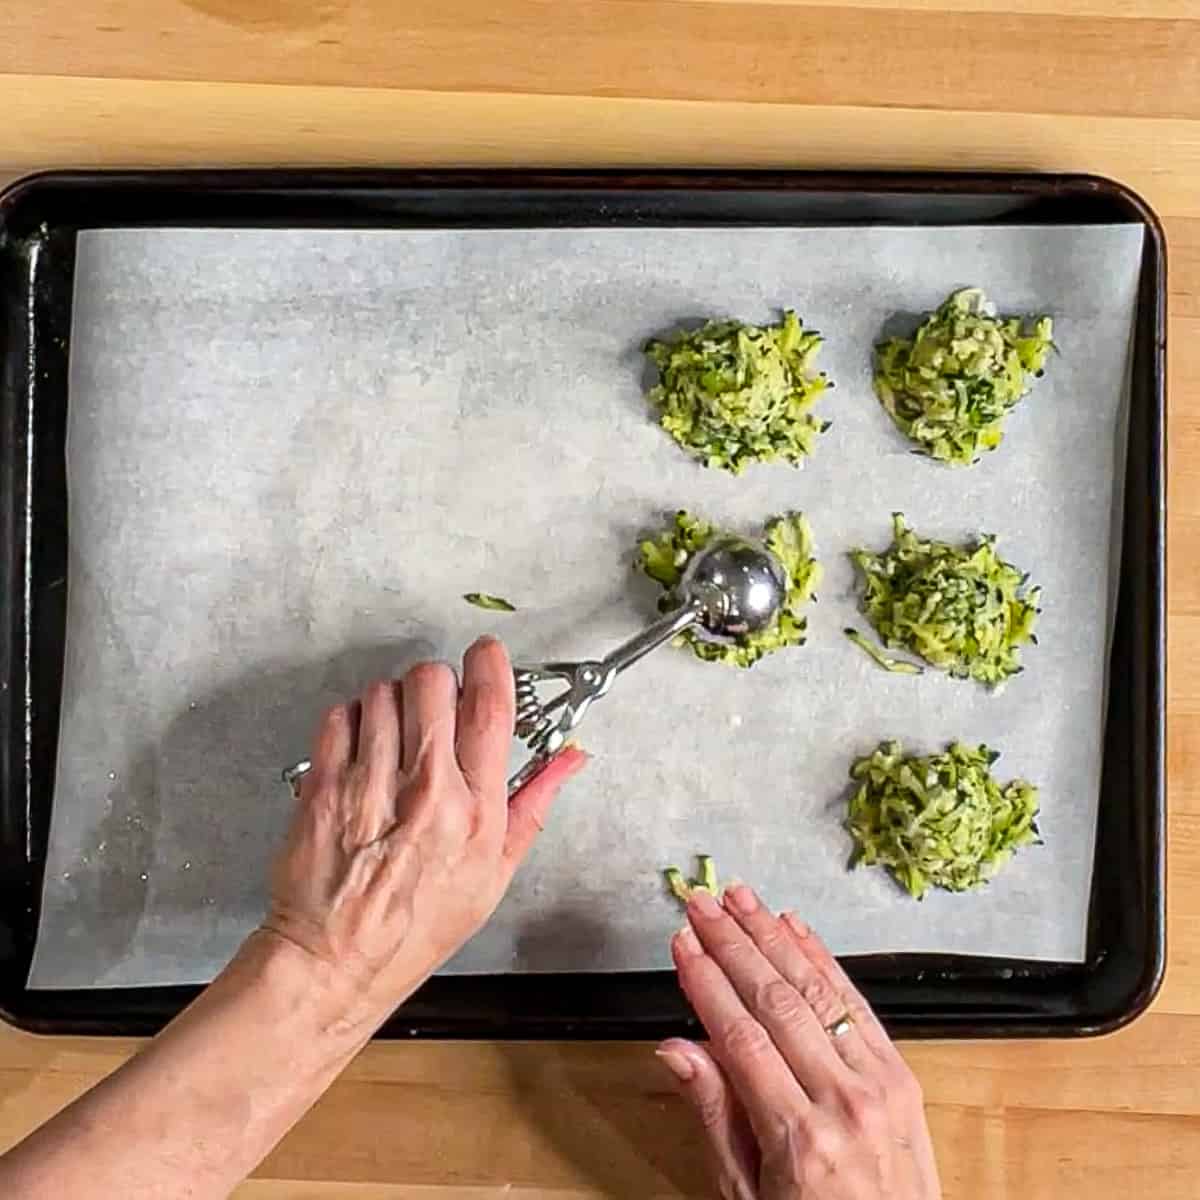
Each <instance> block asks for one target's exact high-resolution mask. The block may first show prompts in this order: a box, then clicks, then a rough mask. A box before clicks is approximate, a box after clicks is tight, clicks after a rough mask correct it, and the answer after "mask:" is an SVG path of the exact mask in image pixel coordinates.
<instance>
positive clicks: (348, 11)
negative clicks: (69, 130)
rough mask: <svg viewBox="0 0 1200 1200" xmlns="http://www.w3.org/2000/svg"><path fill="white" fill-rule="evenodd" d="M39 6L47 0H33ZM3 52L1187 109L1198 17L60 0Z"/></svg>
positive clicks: (523, 81) (357, 79) (182, 68)
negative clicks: (795, 13)
mask: <svg viewBox="0 0 1200 1200" xmlns="http://www.w3.org/2000/svg"><path fill="white" fill-rule="evenodd" d="M48 9H49V10H50V11H47V10H48ZM0 45H3V46H4V47H5V61H6V63H7V65H8V69H9V70H11V71H19V72H26V73H31V74H41V75H85V76H107V77H124V78H150V79H177V80H211V79H217V80H222V81H229V82H242V83H288V84H323V85H334V86H363V85H365V86H373V87H405V88H425V89H432V90H439V91H442V90H444V91H460V92H501V93H537V94H543V95H573V96H626V97H652V98H660V99H675V100H699V99H704V100H730V101H745V102H755V103H764V102H774V103H794V104H853V105H871V106H877V107H889V108H891V107H910V108H935V109H946V108H953V109H967V110H976V111H1002V112H1030V113H1035V112H1040V113H1073V114H1080V115H1088V116H1097V115H1110V116H1157V117H1195V116H1197V115H1200V90H1198V89H1197V88H1196V87H1195V85H1194V80H1195V72H1196V70H1197V67H1198V65H1200V22H1196V21H1189V20H1178V19H1170V20H1164V19H1144V20H1137V21H1128V20H1121V19H1114V18H1100V17H1082V16H1053V15H1041V14H1030V13H1003V12H1000V13H970V12H960V11H954V10H951V11H944V12H928V11H914V10H905V9H903V8H896V9H892V8H886V9H885V8H858V9H844V8H837V7H824V6H822V7H815V6H814V7H810V8H808V9H806V10H805V13H804V20H802V21H797V20H795V19H792V15H791V13H790V10H789V9H787V8H780V7H779V6H777V5H774V4H771V3H751V2H746V3H741V4H736V5H732V4H708V3H697V2H695V0H642V2H641V3H639V4H638V5H637V6H636V9H631V7H630V5H629V4H628V3H625V2H623V0H574V2H573V3H571V4H563V3H560V2H559V0H500V2H497V0H463V2H460V3H458V4H453V5H447V4H445V3H442V2H441V0H409V3H407V4H405V5H404V6H403V8H402V9H396V8H394V7H392V6H387V5H353V4H351V3H349V0H328V2H327V3H325V4H321V5H313V4H302V3H300V2H299V0H286V2H280V0H277V2H276V3H274V4H272V5H271V6H270V7H269V8H256V7H255V6H252V5H251V6H248V5H245V4H242V3H241V2H240V0H162V3H160V4H158V5H155V6H153V7H151V8H148V7H147V6H146V5H144V4H143V3H141V2H140V0H55V2H54V3H52V4H48V5H41V6H27V5H19V4H18V5H7V6H4V7H2V8H0Z"/></svg>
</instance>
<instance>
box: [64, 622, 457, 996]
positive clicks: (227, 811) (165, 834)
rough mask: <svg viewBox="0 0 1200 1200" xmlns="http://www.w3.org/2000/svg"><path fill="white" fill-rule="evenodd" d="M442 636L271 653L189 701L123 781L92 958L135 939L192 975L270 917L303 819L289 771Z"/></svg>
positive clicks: (108, 827) (114, 957) (103, 837)
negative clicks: (305, 659)
mask: <svg viewBox="0 0 1200 1200" xmlns="http://www.w3.org/2000/svg"><path fill="white" fill-rule="evenodd" d="M435 645H436V641H435V640H428V639H425V638H421V637H417V638H411V637H409V638H405V639H404V640H397V641H393V642H376V643H371V644H364V645H356V646H350V647H347V648H346V649H345V650H344V651H342V652H340V653H339V654H337V655H336V656H334V657H333V658H332V659H327V660H322V661H317V662H311V663H300V664H297V663H294V662H293V663H279V662H266V663H262V664H259V665H257V666H253V667H248V668H247V669H246V671H245V672H244V673H243V674H242V675H241V676H240V677H239V678H238V679H237V680H236V681H235V682H234V683H232V684H230V685H227V686H225V687H223V688H221V689H219V690H217V691H215V692H212V693H210V694H207V695H203V696H197V697H196V698H195V699H193V700H192V701H191V702H189V704H188V705H187V707H186V708H184V709H183V710H182V711H181V712H179V713H178V714H177V715H176V716H175V718H174V719H173V720H172V721H171V723H170V724H169V726H168V727H167V730H166V732H165V734H164V735H163V737H162V738H161V740H159V741H156V742H155V743H153V744H150V745H147V746H145V747H144V748H143V749H142V751H141V753H140V754H139V755H138V756H137V758H136V759H135V760H134V761H133V763H132V764H131V765H130V766H129V767H128V768H127V769H126V770H125V771H123V772H121V773H119V776H118V778H119V785H114V789H113V792H112V805H111V810H110V812H109V814H108V815H107V817H106V818H105V820H104V821H103V822H102V823H101V826H100V828H99V832H98V838H99V844H100V845H102V846H103V847H104V850H103V853H104V855H105V869H104V870H102V871H100V872H97V873H96V876H95V886H96V893H97V894H96V895H95V896H94V897H91V898H90V899H89V898H83V899H82V902H83V903H94V904H95V905H96V911H97V912H99V913H102V914H103V915H104V916H103V920H102V921H99V922H91V923H89V924H91V925H94V926H95V928H94V929H93V930H92V932H93V934H94V940H95V943H96V945H95V947H94V948H93V949H92V950H91V951H90V953H89V958H90V959H91V961H92V962H93V963H95V962H97V961H99V962H102V963H103V962H107V963H116V962H119V961H121V960H122V959H123V958H124V957H125V956H126V955H127V954H128V953H129V951H130V950H131V949H133V948H134V944H135V939H136V940H137V942H138V949H139V950H140V951H141V952H142V953H144V954H145V955H147V956H148V959H149V962H150V964H151V969H153V970H154V971H155V972H156V973H157V972H161V971H163V970H164V969H165V968H166V966H167V965H168V964H171V963H174V964H176V965H177V967H178V970H179V974H180V976H181V977H182V978H186V979H189V980H193V979H195V977H196V972H197V968H198V967H206V968H207V967H211V966H213V963H212V960H213V959H214V958H216V959H220V958H222V957H227V956H228V953H231V952H232V950H233V949H234V948H235V946H236V942H237V940H238V937H239V936H240V934H239V929H240V928H241V927H244V928H246V929H248V928H250V927H251V926H253V925H254V924H255V923H256V922H257V921H258V920H259V919H260V918H261V916H262V912H263V908H264V905H265V901H266V895H267V876H268V872H269V869H270V864H271V862H272V860H273V858H274V856H275V853H276V852H277V851H278V849H279V847H280V846H281V845H282V843H283V838H284V834H285V832H286V829H287V826H288V822H289V820H290V818H291V814H292V810H293V806H294V801H293V799H292V795H291V791H290V789H289V788H288V787H287V786H286V785H285V784H284V783H283V782H282V781H281V779H280V772H281V770H282V769H283V768H284V767H286V766H288V765H290V764H291V763H293V762H295V761H296V760H297V759H300V758H303V757H305V756H306V755H307V754H308V751H309V743H310V739H311V736H312V733H313V730H314V728H315V726H316V722H317V719H318V717H319V716H320V713H321V712H322V710H323V709H325V708H327V707H328V706H329V705H331V704H334V703H337V702H338V701H341V700H346V699H349V698H351V697H353V696H354V695H355V694H357V693H358V692H360V691H361V690H362V688H363V687H364V685H365V684H366V683H368V682H370V681H371V680H373V679H377V678H380V677H385V676H389V675H392V676H395V675H400V674H403V673H404V671H405V670H407V669H408V667H410V666H412V665H413V664H414V663H415V662H417V661H419V660H421V659H423V658H429V657H431V656H433V655H434V647H435ZM185 935H186V936H185ZM226 943H228V945H227V944H226ZM218 965H219V964H218ZM164 982H165V980H164Z"/></svg>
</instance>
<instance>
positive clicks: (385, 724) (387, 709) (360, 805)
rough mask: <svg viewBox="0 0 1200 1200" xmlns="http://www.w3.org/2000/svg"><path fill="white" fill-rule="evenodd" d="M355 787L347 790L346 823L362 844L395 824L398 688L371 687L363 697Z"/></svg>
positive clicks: (384, 683) (392, 684)
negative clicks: (347, 808) (347, 807)
mask: <svg viewBox="0 0 1200 1200" xmlns="http://www.w3.org/2000/svg"><path fill="white" fill-rule="evenodd" d="M360 708H361V711H362V716H361V718H360V719H359V727H358V748H357V751H356V752H355V759H354V761H355V772H354V782H355V786H354V787H352V788H349V789H347V794H346V797H345V799H346V803H347V805H348V806H349V810H350V811H349V812H348V813H347V821H348V822H349V824H350V827H351V828H353V829H354V830H355V832H356V834H357V836H358V837H359V839H360V840H361V841H362V842H363V843H364V844H365V843H367V842H372V841H374V840H375V839H376V838H378V837H379V836H380V835H381V834H382V833H383V832H384V831H385V830H386V829H387V828H389V826H391V825H393V824H394V823H395V821H396V792H397V786H398V781H399V773H400V685H399V684H398V683H395V682H393V681H391V680H379V681H378V682H376V683H372V684H371V685H370V686H369V687H368V688H367V689H366V690H365V691H364V692H363V695H362V700H361V702H360Z"/></svg>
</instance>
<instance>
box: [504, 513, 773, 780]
mask: <svg viewBox="0 0 1200 1200" xmlns="http://www.w3.org/2000/svg"><path fill="white" fill-rule="evenodd" d="M787 586H788V577H787V571H786V570H784V567H783V564H782V563H781V562H780V561H779V559H778V558H776V557H775V555H774V554H772V553H771V552H770V551H769V550H768V549H767V548H766V547H765V546H764V545H763V544H762V543H761V542H756V541H752V540H750V539H748V538H734V537H729V538H720V539H718V540H717V541H715V542H713V543H712V544H711V545H709V546H706V547H705V548H704V549H703V550H701V551H699V552H698V553H697V554H695V555H693V556H692V559H691V561H690V562H689V563H688V565H687V569H686V570H685V571H684V574H683V578H682V579H681V580H680V581H679V584H678V586H677V587H676V588H675V590H674V592H673V598H674V599H675V600H676V601H677V604H676V607H674V608H672V609H671V611H669V612H668V613H667V614H666V615H665V616H663V617H660V618H659V619H658V620H657V621H655V622H654V624H653V625H651V626H650V627H649V628H648V629H645V630H643V631H642V632H641V633H639V634H638V635H637V636H636V637H633V638H631V639H630V640H629V641H627V642H625V643H624V644H623V645H620V646H618V647H617V648H616V649H615V650H613V651H612V652H611V653H610V654H608V655H607V656H606V657H604V658H602V659H593V660H589V661H586V662H553V663H541V664H538V665H533V666H519V667H517V668H515V669H514V671H513V675H514V677H515V679H516V687H517V722H516V734H517V737H519V738H521V739H522V741H524V742H525V744H526V745H527V746H528V747H529V749H530V751H531V752H532V755H531V757H530V759H529V761H528V762H526V764H525V765H524V766H523V767H522V768H521V769H520V770H519V771H518V772H517V773H516V774H515V775H513V777H512V778H511V779H510V780H509V781H508V791H509V795H512V794H513V792H515V791H517V789H518V788H520V787H522V786H523V785H524V784H526V783H528V782H529V781H530V780H531V779H532V778H534V776H536V775H537V774H538V773H539V772H540V771H541V770H542V768H543V767H544V766H545V765H546V763H547V762H549V760H550V759H551V758H553V757H554V755H555V754H557V753H558V751H559V750H561V749H562V748H563V746H564V745H566V742H567V739H568V738H569V737H570V735H571V733H572V731H573V730H575V729H576V728H577V727H578V725H579V723H580V721H582V720H583V718H584V715H585V714H586V712H587V710H588V708H589V707H590V706H591V704H592V702H593V701H595V700H598V699H600V697H601V696H603V695H604V694H605V693H606V692H607V691H608V690H609V688H611V687H612V685H613V681H614V680H615V679H616V677H617V676H618V675H619V674H620V673H621V672H622V671H624V670H625V669H626V668H627V667H631V666H633V664H634V663H635V662H637V661H639V659H642V658H644V657H645V656H646V655H647V654H649V653H650V651H651V650H655V649H657V648H658V647H659V646H661V645H662V644H663V643H664V642H669V641H670V640H671V639H672V638H674V637H677V636H678V635H679V634H681V633H683V632H684V630H686V629H690V628H693V627H695V630H696V633H697V635H698V636H699V637H701V638H704V639H705V640H706V641H713V642H721V643H725V644H728V643H730V642H733V641H735V640H737V639H738V638H740V637H744V636H745V635H746V634H748V633H757V632H758V631H760V630H762V629H765V628H766V627H767V626H768V625H770V623H771V622H772V621H773V620H774V619H775V616H776V614H777V613H778V612H779V609H780V608H781V607H782V605H783V601H784V597H785V596H786V594H787ZM555 683H565V684H566V689H565V690H564V691H562V692H560V693H559V695H557V696H555V697H554V698H553V699H551V700H549V701H548V702H545V703H543V702H542V701H541V700H540V699H539V697H538V690H539V688H541V687H543V686H545V685H548V684H555Z"/></svg>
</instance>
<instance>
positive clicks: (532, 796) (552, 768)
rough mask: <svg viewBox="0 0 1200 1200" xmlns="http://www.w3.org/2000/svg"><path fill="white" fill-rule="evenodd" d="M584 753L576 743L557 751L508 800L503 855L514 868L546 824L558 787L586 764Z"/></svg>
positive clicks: (513, 868) (586, 758)
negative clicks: (506, 829) (506, 828)
mask: <svg viewBox="0 0 1200 1200" xmlns="http://www.w3.org/2000/svg"><path fill="white" fill-rule="evenodd" d="M587 762H588V756H587V755H586V754H585V753H584V752H583V751H582V750H580V749H579V748H578V747H576V746H568V747H567V748H566V749H565V750H560V751H559V752H558V754H556V755H555V756H554V757H553V758H552V759H551V760H550V761H549V762H548V763H547V764H546V765H545V766H544V767H543V768H542V770H541V771H539V772H538V773H537V774H536V775H535V776H534V777H533V778H532V779H531V780H530V781H529V782H528V783H527V784H526V785H525V786H524V787H523V788H521V790H520V791H519V792H517V793H516V794H515V795H514V796H513V797H512V798H511V799H510V800H509V802H508V832H507V833H506V834H505V838H504V858H505V860H506V861H507V862H508V863H509V865H510V868H511V869H512V870H514V871H515V870H516V869H517V867H518V866H519V865H520V864H521V861H522V860H523V859H524V857H525V855H526V854H528V853H529V848H530V847H531V846H532V845H533V843H534V841H535V840H536V839H537V835H538V834H539V833H541V831H542V830H543V829H544V828H545V827H546V817H547V816H548V815H549V812H550V806H551V805H552V804H553V803H554V799H555V797H556V796H557V795H558V792H559V789H560V788H561V787H562V785H563V784H564V783H566V781H567V780H568V779H570V778H571V777H572V776H573V775H578V774H579V772H580V771H582V770H583V768H584V767H586V766H587Z"/></svg>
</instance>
